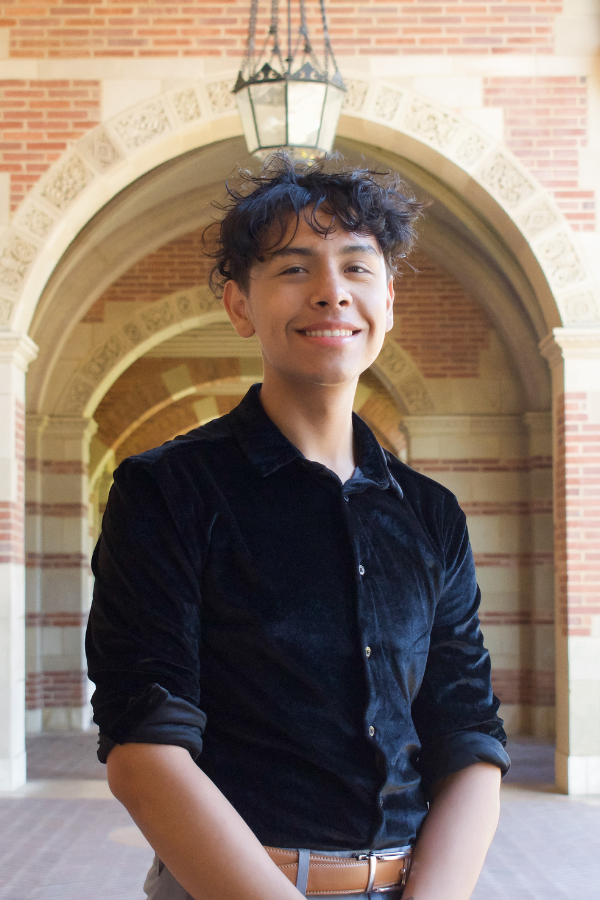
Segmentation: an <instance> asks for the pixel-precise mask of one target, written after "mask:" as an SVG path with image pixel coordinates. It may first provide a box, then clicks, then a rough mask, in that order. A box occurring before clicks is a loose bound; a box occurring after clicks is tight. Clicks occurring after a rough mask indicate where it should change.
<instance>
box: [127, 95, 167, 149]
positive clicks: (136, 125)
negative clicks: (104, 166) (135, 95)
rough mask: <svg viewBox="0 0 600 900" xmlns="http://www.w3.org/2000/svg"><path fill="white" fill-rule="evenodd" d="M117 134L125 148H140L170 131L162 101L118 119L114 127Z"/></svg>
mask: <svg viewBox="0 0 600 900" xmlns="http://www.w3.org/2000/svg"><path fill="white" fill-rule="evenodd" d="M115 128H116V131H117V134H118V135H119V137H120V138H121V140H122V141H123V143H124V144H125V146H126V147H128V148H129V149H132V148H134V147H141V146H142V144H146V143H148V141H151V140H153V138H155V137H158V135H159V134H163V133H164V132H165V131H170V129H171V123H170V122H169V117H168V115H167V111H166V109H165V105H164V103H163V102H162V100H156V101H155V102H154V103H149V104H148V105H147V106H144V107H143V108H142V109H136V110H134V111H133V112H131V113H129V115H126V116H123V117H122V118H120V119H119V120H118V121H117V123H116V125H115Z"/></svg>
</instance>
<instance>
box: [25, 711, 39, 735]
mask: <svg viewBox="0 0 600 900" xmlns="http://www.w3.org/2000/svg"><path fill="white" fill-rule="evenodd" d="M41 730H42V710H41V709H27V710H25V732H26V734H39V733H40V731H41Z"/></svg>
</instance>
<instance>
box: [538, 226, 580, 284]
mask: <svg viewBox="0 0 600 900" xmlns="http://www.w3.org/2000/svg"><path fill="white" fill-rule="evenodd" d="M540 255H541V258H542V260H543V264H544V268H545V269H546V271H547V273H548V278H549V280H550V283H551V284H553V285H554V286H555V287H557V288H561V287H566V286H568V285H570V284H573V282H577V281H583V280H584V279H585V270H584V267H583V264H582V262H581V260H580V259H579V256H578V255H577V252H576V250H575V248H574V247H573V244H572V243H571V241H570V239H569V236H568V235H567V234H562V233H559V234H555V235H553V236H552V237H551V238H550V239H549V240H548V241H546V242H545V243H544V244H542V245H541V246H540Z"/></svg>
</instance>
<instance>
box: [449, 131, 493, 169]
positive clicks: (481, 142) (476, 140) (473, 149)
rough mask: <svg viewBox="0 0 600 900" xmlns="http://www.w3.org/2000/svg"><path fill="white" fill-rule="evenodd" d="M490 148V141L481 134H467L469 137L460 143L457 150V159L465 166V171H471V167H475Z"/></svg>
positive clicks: (473, 132)
mask: <svg viewBox="0 0 600 900" xmlns="http://www.w3.org/2000/svg"><path fill="white" fill-rule="evenodd" d="M489 147H490V141H486V140H485V138H483V137H482V136H481V135H480V134H477V132H475V131H472V132H471V134H467V136H466V137H464V138H463V139H462V141H460V143H459V145H458V147H457V149H456V153H455V159H456V160H457V162H459V163H460V164H461V165H462V166H464V168H465V169H469V168H470V167H471V166H474V165H475V163H476V162H477V161H478V160H479V159H480V158H481V157H482V156H483V154H484V153H485V152H486V150H488V149H489Z"/></svg>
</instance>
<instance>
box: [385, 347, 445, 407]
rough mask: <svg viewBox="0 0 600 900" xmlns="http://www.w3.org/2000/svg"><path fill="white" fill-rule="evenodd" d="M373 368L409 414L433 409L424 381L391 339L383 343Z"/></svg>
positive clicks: (407, 357) (413, 364) (408, 357)
mask: <svg viewBox="0 0 600 900" xmlns="http://www.w3.org/2000/svg"><path fill="white" fill-rule="evenodd" d="M374 368H375V369H376V371H377V373H378V374H379V376H380V377H381V380H382V381H383V382H384V384H385V386H386V387H387V388H388V390H390V392H391V393H392V396H394V395H395V396H396V398H397V399H398V400H399V401H400V402H401V403H402V404H403V405H404V406H405V407H406V409H407V410H408V412H409V413H411V414H418V413H429V412H432V411H433V409H434V403H433V400H432V399H431V396H430V394H429V391H428V390H427V384H426V382H425V379H424V378H423V376H422V375H421V373H420V372H419V370H418V368H417V366H416V365H415V363H414V362H413V360H412V359H411V357H410V356H409V354H408V353H406V351H405V350H402V348H401V347H400V346H399V344H398V343H397V341H396V340H395V339H394V338H392V337H389V336H388V337H387V338H386V339H385V341H384V344H383V347H382V348H381V353H380V354H379V356H378V357H377V359H376V361H375V364H374Z"/></svg>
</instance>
